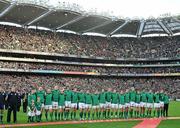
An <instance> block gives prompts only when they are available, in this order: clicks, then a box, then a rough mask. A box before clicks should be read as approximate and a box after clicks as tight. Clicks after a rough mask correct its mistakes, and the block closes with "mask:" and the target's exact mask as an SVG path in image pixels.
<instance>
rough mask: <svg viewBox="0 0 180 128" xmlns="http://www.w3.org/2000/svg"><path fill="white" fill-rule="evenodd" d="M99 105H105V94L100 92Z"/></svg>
mask: <svg viewBox="0 0 180 128" xmlns="http://www.w3.org/2000/svg"><path fill="white" fill-rule="evenodd" d="M99 103H106V93H105V92H102V93H100V94H99Z"/></svg>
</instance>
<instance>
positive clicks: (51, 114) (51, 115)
mask: <svg viewBox="0 0 180 128" xmlns="http://www.w3.org/2000/svg"><path fill="white" fill-rule="evenodd" d="M50 117H51V121H52V120H53V113H52V112H51V113H50Z"/></svg>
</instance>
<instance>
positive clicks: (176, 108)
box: [3, 101, 180, 128]
mask: <svg viewBox="0 0 180 128" xmlns="http://www.w3.org/2000/svg"><path fill="white" fill-rule="evenodd" d="M6 114H7V111H5V112H4V118H3V120H4V124H6V118H7V117H6ZM169 116H171V117H180V102H175V101H172V102H171V103H170V106H169ZM17 120H18V122H17V123H27V115H26V113H22V112H18V113H17ZM42 120H43V122H44V121H45V117H44V113H43V118H42ZM11 121H12V120H11ZM163 122H164V121H163ZM118 123H119V124H118ZM136 123H137V122H134V121H133V122H132V123H131V122H112V123H93V124H75V125H61V128H69V127H70V128H72V127H76V128H90V126H91V128H93V127H97V128H98V127H99V128H101V127H102V128H109V127H110V126H112V125H113V128H116V126H119V125H122V127H124V126H127V128H128V127H132V126H133V125H135V124H136ZM169 123H170V124H171V122H169ZM109 124H110V125H109ZM172 124H173V121H172ZM128 125H129V126H128ZM103 126H104V127H103ZM108 126H109V127H108ZM46 127H47V126H46ZM46 127H42V128H46ZM48 127H52V128H56V127H57V126H55V125H54V126H48ZM48 127H47V128H48ZM160 128H163V127H160ZM169 128H171V127H169ZM172 128H174V127H172ZM179 128H180V125H179Z"/></svg>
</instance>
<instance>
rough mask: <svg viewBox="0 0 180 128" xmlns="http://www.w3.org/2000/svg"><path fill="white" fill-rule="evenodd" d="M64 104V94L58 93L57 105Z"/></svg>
mask: <svg viewBox="0 0 180 128" xmlns="http://www.w3.org/2000/svg"><path fill="white" fill-rule="evenodd" d="M64 104H65V96H64V94H63V93H59V101H58V105H59V106H64Z"/></svg>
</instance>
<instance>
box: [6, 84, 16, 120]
mask: <svg viewBox="0 0 180 128" xmlns="http://www.w3.org/2000/svg"><path fill="white" fill-rule="evenodd" d="M7 102H8V112H7V122H8V123H10V121H11V112H12V111H13V117H14V118H13V119H14V123H16V121H17V115H16V113H17V106H18V93H16V90H15V88H14V87H12V88H11V92H10V93H9V94H8V97H7Z"/></svg>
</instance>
